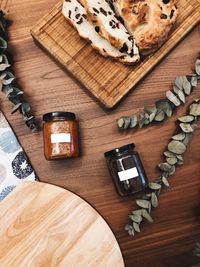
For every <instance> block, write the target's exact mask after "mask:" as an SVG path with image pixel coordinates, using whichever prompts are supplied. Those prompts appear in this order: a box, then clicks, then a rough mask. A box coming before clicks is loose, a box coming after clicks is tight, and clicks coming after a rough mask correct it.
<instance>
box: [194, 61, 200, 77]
mask: <svg viewBox="0 0 200 267" xmlns="http://www.w3.org/2000/svg"><path fill="white" fill-rule="evenodd" d="M195 71H196V74H198V75H200V59H197V60H196V63H195Z"/></svg>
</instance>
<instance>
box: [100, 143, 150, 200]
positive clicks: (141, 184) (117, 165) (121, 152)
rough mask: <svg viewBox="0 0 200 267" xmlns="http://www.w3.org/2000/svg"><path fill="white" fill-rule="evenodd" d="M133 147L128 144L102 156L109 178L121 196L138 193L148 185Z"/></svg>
mask: <svg viewBox="0 0 200 267" xmlns="http://www.w3.org/2000/svg"><path fill="white" fill-rule="evenodd" d="M134 147H135V145H134V144H128V145H125V146H122V147H119V148H116V149H113V150H111V151H108V152H106V153H105V154H104V155H105V157H106V161H107V164H108V168H109V171H110V174H111V177H112V179H113V181H114V183H115V186H116V189H117V191H118V193H119V194H120V195H121V196H127V195H129V194H133V193H136V192H139V191H141V190H143V189H145V188H146V187H147V185H148V179H147V176H146V173H145V170H144V167H143V165H142V162H141V160H140V157H139V154H138V153H137V152H136V151H134Z"/></svg>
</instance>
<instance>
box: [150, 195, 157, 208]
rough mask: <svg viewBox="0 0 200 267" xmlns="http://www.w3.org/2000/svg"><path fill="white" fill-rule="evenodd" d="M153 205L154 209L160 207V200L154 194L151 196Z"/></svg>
mask: <svg viewBox="0 0 200 267" xmlns="http://www.w3.org/2000/svg"><path fill="white" fill-rule="evenodd" d="M151 205H152V206H153V207H154V208H157V207H158V198H157V196H156V194H155V193H154V192H153V193H152V194H151Z"/></svg>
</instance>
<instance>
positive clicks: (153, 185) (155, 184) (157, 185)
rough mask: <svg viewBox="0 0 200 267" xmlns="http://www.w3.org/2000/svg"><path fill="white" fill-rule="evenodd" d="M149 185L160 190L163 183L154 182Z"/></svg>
mask: <svg viewBox="0 0 200 267" xmlns="http://www.w3.org/2000/svg"><path fill="white" fill-rule="evenodd" d="M148 186H149V188H150V189H152V190H158V189H160V188H161V185H160V184H157V183H153V182H151V183H149V185H148Z"/></svg>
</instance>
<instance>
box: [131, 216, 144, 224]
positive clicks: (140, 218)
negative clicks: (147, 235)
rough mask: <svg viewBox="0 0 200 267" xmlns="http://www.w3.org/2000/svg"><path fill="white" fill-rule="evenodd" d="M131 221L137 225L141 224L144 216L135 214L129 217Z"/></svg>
mask: <svg viewBox="0 0 200 267" xmlns="http://www.w3.org/2000/svg"><path fill="white" fill-rule="evenodd" d="M129 217H130V219H131V220H132V221H134V222H136V223H140V222H141V221H142V216H141V215H136V214H133V215H130V216H129Z"/></svg>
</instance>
